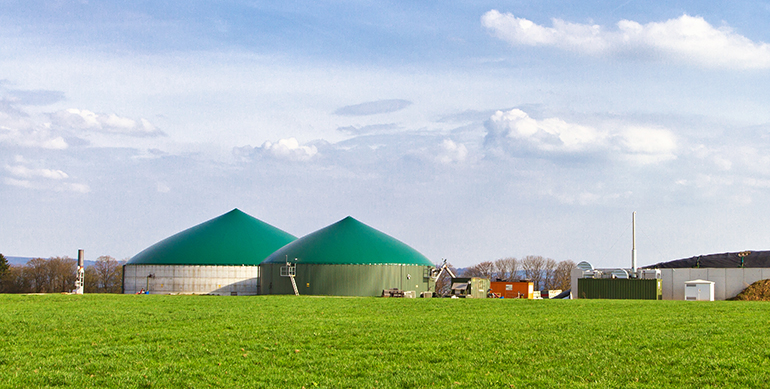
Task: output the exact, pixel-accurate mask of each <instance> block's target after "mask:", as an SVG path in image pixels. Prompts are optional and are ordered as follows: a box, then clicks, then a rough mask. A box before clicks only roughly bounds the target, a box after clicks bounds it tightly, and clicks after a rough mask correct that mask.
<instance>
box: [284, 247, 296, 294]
mask: <svg viewBox="0 0 770 389" xmlns="http://www.w3.org/2000/svg"><path fill="white" fill-rule="evenodd" d="M286 257H287V259H286V266H281V277H289V278H290V279H291V287H292V288H293V289H294V295H295V296H299V289H297V281H295V280H294V276H296V275H297V265H296V264H293V263H289V259H288V256H286Z"/></svg>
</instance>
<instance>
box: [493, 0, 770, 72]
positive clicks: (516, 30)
mask: <svg viewBox="0 0 770 389" xmlns="http://www.w3.org/2000/svg"><path fill="white" fill-rule="evenodd" d="M481 23H482V25H483V26H484V27H486V28H487V29H488V30H490V31H491V32H492V34H494V35H495V36H496V37H498V38H500V39H502V40H505V41H507V42H508V43H510V44H512V45H526V46H552V47H557V48H560V49H564V50H570V51H575V52H580V53H586V54H592V55H613V54H623V55H629V54H631V55H634V56H639V57H643V58H646V59H657V58H661V59H664V60H669V61H684V62H689V63H693V64H696V65H698V66H703V67H708V68H733V69H766V68H770V45H768V44H767V43H764V42H758V43H757V42H754V41H752V40H751V39H748V38H746V37H745V36H742V35H740V34H737V33H735V32H733V30H732V29H730V28H729V27H720V28H715V27H714V26H712V25H711V24H709V23H708V22H707V21H706V20H704V19H703V18H702V17H699V16H689V15H682V16H680V17H679V18H676V19H670V20H666V21H664V22H651V23H647V24H640V23H638V22H635V21H631V20H621V21H619V22H618V23H617V29H616V30H614V31H606V30H604V29H603V28H602V27H601V26H599V25H589V24H577V23H569V22H565V21H563V20H560V19H553V20H552V23H553V26H552V27H544V26H540V25H538V24H535V23H533V22H532V21H530V20H527V19H524V18H517V17H515V16H514V15H513V14H510V13H505V14H502V13H500V12H498V11H496V10H492V11H489V12H487V13H485V14H484V15H483V16H482V17H481Z"/></svg>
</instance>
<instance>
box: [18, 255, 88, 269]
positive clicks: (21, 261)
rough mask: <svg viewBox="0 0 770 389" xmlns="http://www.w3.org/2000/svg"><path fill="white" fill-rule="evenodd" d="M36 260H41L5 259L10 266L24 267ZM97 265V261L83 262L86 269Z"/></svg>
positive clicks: (29, 258)
mask: <svg viewBox="0 0 770 389" xmlns="http://www.w3.org/2000/svg"><path fill="white" fill-rule="evenodd" d="M35 258H39V257H5V259H7V260H8V263H9V264H11V265H16V266H24V265H26V264H27V262H29V261H30V260H31V259H35ZM46 259H47V258H46ZM75 261H77V258H75ZM95 263H96V261H89V260H85V261H83V265H85V267H89V266H93V265H94V264H95Z"/></svg>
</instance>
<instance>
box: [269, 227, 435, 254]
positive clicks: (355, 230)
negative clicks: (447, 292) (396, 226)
mask: <svg viewBox="0 0 770 389" xmlns="http://www.w3.org/2000/svg"><path fill="white" fill-rule="evenodd" d="M287 258H288V259H290V260H291V262H292V263H298V264H330V265H332V264H334V265H342V264H355V265H364V264H402V265H424V266H433V264H432V263H431V262H430V261H429V260H428V258H426V257H425V256H424V255H422V254H420V253H419V252H418V251H417V250H415V249H413V248H411V247H409V246H407V245H406V244H404V243H403V242H401V241H399V240H397V239H395V238H393V237H391V236H389V235H386V234H384V233H382V232H380V231H377V230H375V229H374V228H372V227H369V226H367V225H366V224H364V223H361V222H359V221H358V220H356V219H353V218H352V217H350V216H348V217H346V218H345V219H342V220H340V221H338V222H337V223H334V224H332V225H330V226H328V227H325V228H322V229H320V230H318V231H316V232H313V233H311V234H309V235H306V236H303V237H302V238H299V239H297V240H295V241H294V242H292V243H289V244H288V245H286V246H284V247H282V248H281V249H280V250H278V251H276V252H274V253H272V254H271V255H270V256H269V257H267V259H265V261H264V262H262V264H268V263H285V262H286V259H287ZM295 258H296V261H295V260H294V259H295Z"/></svg>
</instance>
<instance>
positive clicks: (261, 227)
mask: <svg viewBox="0 0 770 389" xmlns="http://www.w3.org/2000/svg"><path fill="white" fill-rule="evenodd" d="M295 239H297V237H295V236H294V235H291V234H289V233H287V232H284V231H282V230H279V229H278V228H275V227H273V226H271V225H269V224H267V223H264V222H262V221H260V220H257V219H255V218H253V217H251V216H249V215H247V214H245V213H243V212H241V211H240V210H238V209H237V208H236V209H233V210H232V211H230V212H228V213H226V214H224V215H222V216H219V217H216V218H214V219H211V220H209V221H207V222H204V223H201V224H198V225H197V226H195V227H191V228H188V229H186V230H184V231H182V232H180V233H178V234H176V235H173V236H170V237H168V238H166V239H163V240H162V241H160V242H158V243H155V244H154V245H152V246H150V247H148V248H147V249H145V250H144V251H142V252H141V253H139V254H136V255H135V256H134V257H133V258H131V260H129V261H128V262H127V264H128V265H230V266H232V265H237V266H240V265H259V263H260V262H262V261H263V260H264V259H265V258H266V257H267V256H268V255H270V254H271V253H273V251H275V250H278V249H279V248H281V247H283V246H284V245H286V244H287V243H289V242H291V241H293V240H295Z"/></svg>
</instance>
